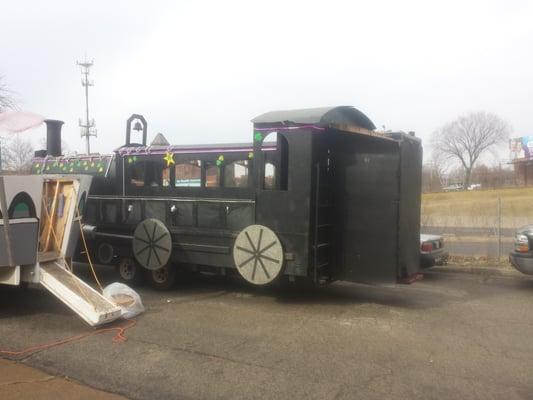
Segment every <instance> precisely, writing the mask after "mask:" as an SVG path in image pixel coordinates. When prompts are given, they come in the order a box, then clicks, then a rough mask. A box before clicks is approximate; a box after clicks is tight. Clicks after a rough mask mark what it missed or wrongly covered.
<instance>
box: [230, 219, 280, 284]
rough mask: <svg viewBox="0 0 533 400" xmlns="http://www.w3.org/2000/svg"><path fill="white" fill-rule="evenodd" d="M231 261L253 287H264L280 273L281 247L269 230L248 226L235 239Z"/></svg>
mask: <svg viewBox="0 0 533 400" xmlns="http://www.w3.org/2000/svg"><path fill="white" fill-rule="evenodd" d="M233 260H234V261H235V266H236V267H237V270H238V271H239V273H240V274H241V276H242V277H243V278H244V279H246V280H247V281H248V282H250V283H253V284H254V285H266V284H267V283H270V282H272V281H273V280H274V279H276V278H277V276H278V275H279V273H280V272H281V269H282V267H283V261H284V260H283V247H282V246H281V242H280V241H279V239H278V237H277V236H276V234H275V233H274V232H273V231H272V230H271V229H270V228H267V227H266V226H263V225H250V226H247V227H246V228H244V229H243V230H242V231H241V232H240V233H239V235H238V236H237V238H236V239H235V244H234V245H233Z"/></svg>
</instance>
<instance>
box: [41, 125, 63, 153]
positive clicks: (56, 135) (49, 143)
mask: <svg viewBox="0 0 533 400" xmlns="http://www.w3.org/2000/svg"><path fill="white" fill-rule="evenodd" d="M44 122H45V124H46V154H47V155H48V156H52V157H59V156H60V155H61V126H62V125H63V124H64V122H63V121H59V120H57V119H45V120H44Z"/></svg>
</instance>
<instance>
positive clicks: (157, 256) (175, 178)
mask: <svg viewBox="0 0 533 400" xmlns="http://www.w3.org/2000/svg"><path fill="white" fill-rule="evenodd" d="M135 119H139V120H140V122H141V123H142V129H143V135H142V136H143V139H142V142H141V143H138V144H136V143H133V142H132V141H131V133H132V132H131V129H130V128H131V123H132V121H134V120H135ZM252 122H253V123H254V130H253V142H252V143H251V144H231V145H199V146H172V145H168V144H167V143H165V141H164V139H163V138H162V137H158V138H156V140H155V142H153V143H152V145H147V141H146V140H147V131H146V121H144V119H142V117H141V116H138V115H134V116H132V118H130V120H129V121H128V128H127V134H126V144H125V145H124V146H122V147H120V148H119V149H117V150H116V151H115V152H114V153H113V154H112V155H109V156H92V157H91V156H79V157H75V158H70V159H66V158H60V157H59V158H56V157H45V158H41V159H36V160H35V162H34V168H35V173H48V174H49V173H54V172H60V173H69V172H70V173H77V174H79V173H89V174H91V175H93V176H94V178H93V184H92V187H91V190H90V195H89V197H88V201H87V204H86V209H85V210H84V215H85V216H84V218H85V220H84V223H85V226H84V232H85V236H86V238H87V240H88V243H89V247H90V249H91V253H92V255H93V257H94V258H95V259H96V262H99V263H103V264H117V265H118V268H119V272H121V276H122V278H123V279H126V280H134V279H136V278H137V277H138V276H139V274H138V271H139V268H138V267H139V265H140V266H142V267H144V268H145V269H146V270H147V271H149V276H150V279H151V280H152V283H154V284H155V285H156V286H159V287H166V286H169V284H170V283H171V282H172V280H173V278H174V276H175V273H176V270H177V269H179V268H193V269H198V270H209V271H212V272H216V273H220V274H226V273H230V272H235V271H237V272H239V273H240V274H241V275H242V276H243V277H244V278H245V279H246V280H247V281H249V282H251V283H254V284H258V285H260V284H268V283H270V282H273V281H274V280H276V279H278V277H288V278H289V279H290V280H294V279H297V278H298V277H302V278H307V279H310V280H312V281H313V282H315V283H325V282H331V281H334V280H346V281H355V282H369V283H385V282H387V283H390V282H397V281H399V280H402V279H405V278H408V277H410V276H413V275H414V274H416V273H417V271H418V268H419V233H420V190H421V163H422V150H421V145H420V141H419V140H418V139H417V138H415V137H413V136H411V135H407V134H404V133H393V134H387V133H378V132H376V131H375V126H374V125H373V123H372V122H371V121H370V120H369V119H368V118H367V117H366V116H365V115H364V114H363V113H361V112H360V111H358V110H356V109H355V108H353V107H348V106H342V107H333V108H319V109H305V110H292V111H278V112H270V113H266V114H263V115H261V116H259V117H257V118H255V119H254V120H253V121H252ZM137 126H138V127H139V128H140V126H139V125H137Z"/></svg>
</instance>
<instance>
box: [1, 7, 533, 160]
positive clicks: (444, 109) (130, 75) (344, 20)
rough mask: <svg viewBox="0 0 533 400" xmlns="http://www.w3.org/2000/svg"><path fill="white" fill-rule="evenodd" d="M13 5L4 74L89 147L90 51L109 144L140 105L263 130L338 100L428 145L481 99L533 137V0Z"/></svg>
mask: <svg viewBox="0 0 533 400" xmlns="http://www.w3.org/2000/svg"><path fill="white" fill-rule="evenodd" d="M2 3H3V4H2V7H1V11H0V52H1V56H0V74H2V75H4V79H5V83H6V84H7V85H8V86H9V87H10V88H11V89H12V90H13V91H14V92H16V96H17V99H18V100H19V103H20V108H21V109H22V110H27V111H33V112H36V113H39V114H42V115H44V116H45V117H48V118H56V119H62V120H64V121H65V127H64V131H63V132H64V140H65V141H66V142H67V143H68V145H69V148H70V150H78V151H83V149H84V144H83V142H82V140H81V139H80V137H79V128H78V126H77V125H78V118H79V117H83V115H84V96H83V88H82V87H81V84H80V78H81V76H80V71H79V68H78V67H77V66H76V65H75V62H76V60H82V59H83V57H84V55H85V54H87V57H88V58H89V59H94V67H93V69H92V70H91V77H92V79H93V80H94V83H95V86H94V87H93V88H91V91H90V109H91V115H92V117H93V118H94V119H95V120H96V124H97V128H98V138H96V139H93V141H92V147H93V149H94V150H95V151H100V152H109V151H111V150H112V149H114V148H116V147H118V146H120V145H121V144H123V142H124V131H125V124H126V119H127V118H128V117H129V115H131V114H132V113H140V114H143V115H144V116H145V117H146V119H147V120H148V127H149V138H153V136H155V134H156V133H157V132H163V133H164V135H165V136H166V137H167V138H168V140H169V141H170V142H171V143H173V144H181V143H209V142H240V141H241V142H242V141H250V140H251V135H252V133H251V123H250V122H249V121H250V119H252V118H253V117H254V116H256V115H258V114H261V113H263V112H266V111H270V110H276V109H291V108H306V107H318V106H330V105H353V106H355V107H356V108H358V109H360V110H361V111H363V112H364V113H366V114H367V115H368V116H369V117H370V119H371V120H372V121H373V122H374V123H375V124H376V126H378V127H380V128H381V127H382V126H385V127H386V128H387V129H402V130H406V131H408V130H414V131H416V134H417V135H418V136H420V137H422V139H423V140H424V143H425V147H426V150H425V151H426V153H428V150H429V149H428V147H429V146H428V139H429V137H430V135H431V134H432V132H433V131H434V130H435V129H437V128H438V127H440V126H441V125H443V124H444V123H446V122H448V121H450V120H452V119H454V118H455V117H457V116H458V115H461V114H464V113H467V112H469V111H478V110H484V111H490V112H494V113H496V114H498V115H500V116H501V117H502V118H504V119H506V120H508V121H509V122H510V123H511V124H512V126H513V133H514V136H522V135H528V134H529V135H531V134H533V118H532V115H533V112H532V111H533V79H532V75H533V51H532V49H533V22H532V21H533V2H532V1H526V0H524V1H520V0H506V1H490V0H484V1H466V0H463V1H454V0H447V1H442V2H435V1H409V0H404V1H379V0H378V1H376V0H373V1H364V2H363V1H335V0H328V1H311V0H306V1H290V0H285V1H274V0H268V1H253V0H248V1H231V0H225V1H156V0H152V1H150V2H148V1H132V0H130V1H109V0H108V1H97V0H90V1H85V2H83V3H82V2H78V1H73V0H70V1H66V0H65V1H53V0H48V1H46V2H43V1H24V0H18V1H17V2H14V1H7V0H4V1H3V2H2ZM31 135H32V136H33V137H44V129H37V130H35V131H33V132H31Z"/></svg>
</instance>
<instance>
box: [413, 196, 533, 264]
mask: <svg viewBox="0 0 533 400" xmlns="http://www.w3.org/2000/svg"><path fill="white" fill-rule="evenodd" d="M532 200H533V188H513V189H501V190H487V191H476V192H456V193H427V194H424V195H423V197H422V219H421V225H422V226H421V232H422V233H429V234H438V235H443V236H444V238H445V243H446V247H447V248H448V251H449V253H450V256H451V259H452V260H453V259H459V260H461V259H467V260H478V261H485V260H486V261H495V260H496V261H498V260H502V261H503V260H506V259H507V257H508V254H509V252H510V251H511V249H512V248H513V239H514V232H515V231H516V229H517V228H519V227H520V226H523V225H526V224H530V223H533V201H532Z"/></svg>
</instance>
